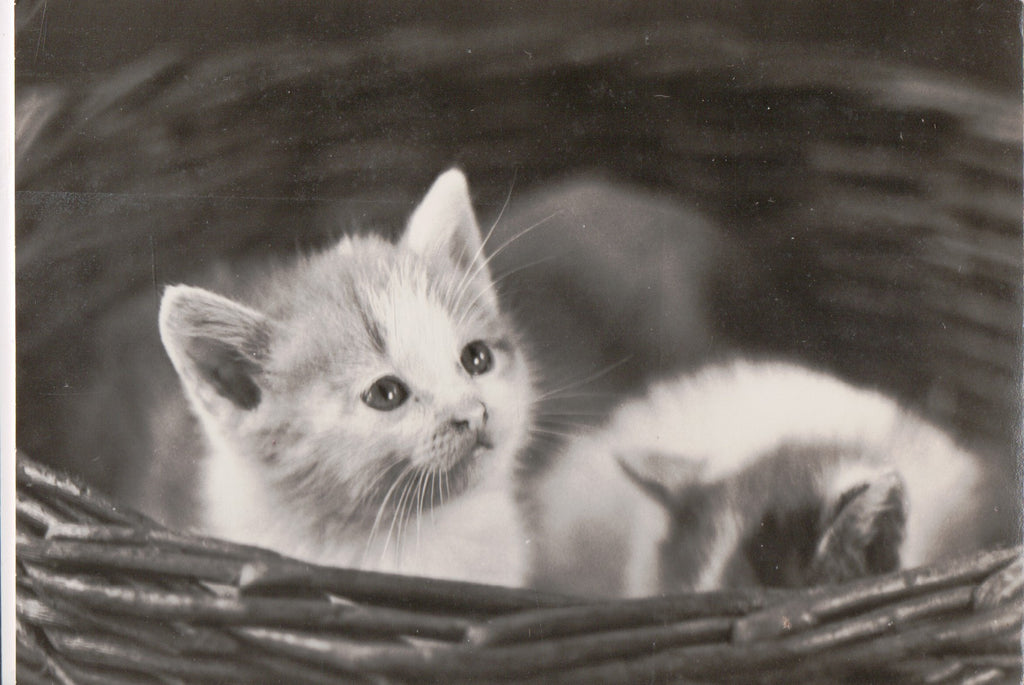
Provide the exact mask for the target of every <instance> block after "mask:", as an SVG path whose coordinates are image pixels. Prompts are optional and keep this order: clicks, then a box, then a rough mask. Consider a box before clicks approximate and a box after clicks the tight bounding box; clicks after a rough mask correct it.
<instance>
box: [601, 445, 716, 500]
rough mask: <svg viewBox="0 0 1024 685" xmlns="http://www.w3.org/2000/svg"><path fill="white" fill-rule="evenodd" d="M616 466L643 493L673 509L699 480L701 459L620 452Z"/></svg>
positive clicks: (701, 466) (657, 453)
mask: <svg viewBox="0 0 1024 685" xmlns="http://www.w3.org/2000/svg"><path fill="white" fill-rule="evenodd" d="M616 461H618V462H619V467H620V468H622V470H623V472H625V474H626V476H628V477H629V479H630V480H631V481H633V482H634V483H635V484H636V485H637V487H639V488H640V490H642V491H643V492H644V493H645V494H647V495H648V496H650V497H651V498H653V499H654V500H655V501H656V502H658V503H659V504H661V505H662V506H664V507H665V508H666V509H668V510H669V511H675V510H676V508H677V506H678V504H679V502H680V500H681V499H682V495H683V493H684V492H685V491H686V489H687V488H688V487H689V486H691V485H693V484H695V483H696V482H697V481H698V480H699V479H700V473H701V471H702V469H703V467H704V462H703V461H698V460H694V459H689V458H687V457H684V456H682V455H676V454H663V453H661V452H643V453H637V454H620V455H617V456H616Z"/></svg>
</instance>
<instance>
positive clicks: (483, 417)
mask: <svg viewBox="0 0 1024 685" xmlns="http://www.w3.org/2000/svg"><path fill="white" fill-rule="evenodd" d="M449 423H450V425H451V427H452V428H454V429H455V430H456V431H458V432H460V433H461V432H463V431H467V430H472V431H477V432H479V431H481V430H483V428H484V426H486V425H487V407H486V406H485V405H484V403H483V402H480V401H477V400H474V401H473V402H471V403H468V404H467V406H466V407H465V408H463V409H460V410H457V411H456V412H455V415H454V416H453V417H452V418H451V421H450V422H449Z"/></svg>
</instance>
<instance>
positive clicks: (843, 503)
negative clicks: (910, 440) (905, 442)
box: [811, 471, 907, 583]
mask: <svg viewBox="0 0 1024 685" xmlns="http://www.w3.org/2000/svg"><path fill="white" fill-rule="evenodd" d="M906 520H907V515H906V495H905V490H904V484H903V478H902V477H900V475H899V474H898V473H897V472H895V471H882V472H880V473H876V474H873V475H872V476H870V477H869V478H866V479H865V480H864V482H862V483H858V484H853V485H851V486H849V487H847V488H846V489H845V490H844V491H843V492H842V493H841V494H840V495H839V497H838V498H837V500H836V501H835V502H832V503H827V506H826V526H825V529H824V531H823V533H822V535H821V537H820V538H819V540H818V546H817V549H816V550H815V553H814V558H813V560H812V562H811V580H812V582H816V583H839V582H843V581H847V580H852V579H854V578H859V577H862V576H867V575H875V574H878V573H887V572H889V571H896V570H898V569H899V567H900V547H901V546H902V544H903V538H904V535H905V529H906Z"/></svg>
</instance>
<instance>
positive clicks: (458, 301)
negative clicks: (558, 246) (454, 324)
mask: <svg viewBox="0 0 1024 685" xmlns="http://www.w3.org/2000/svg"><path fill="white" fill-rule="evenodd" d="M564 213H565V210H564V209H559V210H556V211H554V212H552V213H551V214H549V215H547V216H546V217H544V218H543V219H541V220H540V221H538V222H536V223H535V224H533V225H532V226H527V227H526V228H524V229H523V230H521V231H519V232H518V233H516V234H515V235H514V236H512V237H511V238H509V239H508V240H506V241H505V242H503V243H502V244H501V245H499V246H498V248H497V249H496V250H495V251H494V252H492V253H491V254H490V255H488V257H487V258H486V259H484V260H482V261H481V262H480V263H479V264H477V265H476V267H475V268H474V269H472V270H471V271H470V272H469V273H468V274H466V275H465V276H464V277H463V278H462V280H461V281H460V286H459V289H458V291H457V292H456V293H455V300H454V302H453V303H452V307H451V308H452V309H453V310H455V309H459V308H461V306H462V298H463V297H464V296H465V294H466V290H467V289H468V288H469V284H470V283H472V282H473V279H474V278H476V277H477V276H478V275H479V274H480V273H481V272H482V271H483V270H484V269H486V268H487V265H488V264H490V263H491V260H493V259H494V258H495V257H497V256H498V255H499V254H501V253H502V252H503V251H505V250H506V249H507V248H508V246H509V245H511V244H512V243H514V242H515V241H517V240H519V239H520V238H522V237H523V236H525V235H526V234H527V233H529V232H530V231H533V230H534V229H536V228H538V227H540V226H542V225H544V224H546V223H547V222H548V221H550V220H551V219H553V218H555V217H556V216H558V215H559V214H564Z"/></svg>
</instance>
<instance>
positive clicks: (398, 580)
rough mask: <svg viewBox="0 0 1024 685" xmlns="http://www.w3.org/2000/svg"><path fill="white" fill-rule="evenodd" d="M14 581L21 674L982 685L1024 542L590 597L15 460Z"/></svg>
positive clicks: (1014, 636)
mask: <svg viewBox="0 0 1024 685" xmlns="http://www.w3.org/2000/svg"><path fill="white" fill-rule="evenodd" d="M18 572H19V573H18V583H19V593H18V604H17V616H18V644H19V651H18V676H19V682H25V683H33V682H51V681H56V682H65V683H73V682H74V683H151V682H152V683H156V682H189V683H192V682H223V683H226V682H239V683H264V682H267V683H279V682H287V683H327V682H346V681H351V682H374V683H381V682H408V681H412V682H446V683H447V682H463V681H465V682H498V681H502V682H505V681H507V682H517V683H527V682H545V683H630V682H733V681H736V682H764V683H772V682H794V681H795V679H797V678H799V680H800V681H801V682H808V683H815V682H821V683H830V682H843V681H847V680H849V681H857V680H858V679H862V678H867V677H871V678H880V679H883V680H884V681H885V682H929V683H946V682H972V683H978V682H1001V681H1004V680H1008V679H1011V678H1013V677H1019V674H1020V670H1021V659H1020V635H1021V617H1022V613H1021V590H1022V583H1024V579H1022V557H1021V550H1020V549H1019V548H1016V549H1004V550H995V551H989V552H984V553H980V554H977V555H975V556H972V557H969V558H964V559H958V560H954V561H950V562H948V563H944V564H940V565H937V566H934V567H931V568H924V569H915V570H910V571H906V572H902V573H895V574H889V575H884V576H879V577H875V578H869V579H866V580H862V581H857V582H852V583H847V584H844V585H839V586H834V587H818V588H811V589H808V590H804V591H778V590H769V591H764V590H746V591H732V592H720V593H711V594H695V595H680V596H668V597H657V598H650V599H641V600H630V601H614V602H609V601H600V602H594V601H587V600H585V599H581V598H570V597H561V596H554V595H546V594H539V593H535V592H531V591H525V590H512V589H506V588H498V587H490V586H481V585H470V584H464V583H455V582H448V581H436V580H427V579H422V578H409V577H402V576H389V575H385V574H377V573H368V572H359V571H353V570H349V569H333V568H325V567H318V566H313V565H309V564H306V563H302V562H298V561H295V560H292V559H288V558H285V557H282V556H279V555H277V554H274V553H271V552H267V551H265V550H261V549H256V548H251V547H243V546H240V545H235V544H230V543H226V542H222V541H218V540H212V539H208V538H200V537H196V536H192V535H187V534H181V533H175V532H171V531H169V530H166V529H164V528H162V527H160V526H158V525H156V524H154V523H152V522H151V521H148V520H147V519H145V518H143V517H141V516H139V515H137V514H134V513H131V512H127V511H124V510H120V509H118V508H116V507H114V506H112V505H111V504H110V503H108V502H107V501H105V500H104V499H102V498H100V497H98V496H97V495H95V494H93V493H91V492H89V490H88V489H86V488H83V487H82V486H80V485H78V484H77V483H75V482H74V481H72V480H70V479H67V478H64V477H61V476H59V475H56V474H55V473H54V472H52V471H50V470H48V469H46V468H45V467H42V466H40V465H38V464H36V463H34V462H32V461H30V460H28V459H25V458H22V459H21V462H20V464H19V467H18ZM1015 674H1016V675H1015ZM873 682H882V680H873Z"/></svg>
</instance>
